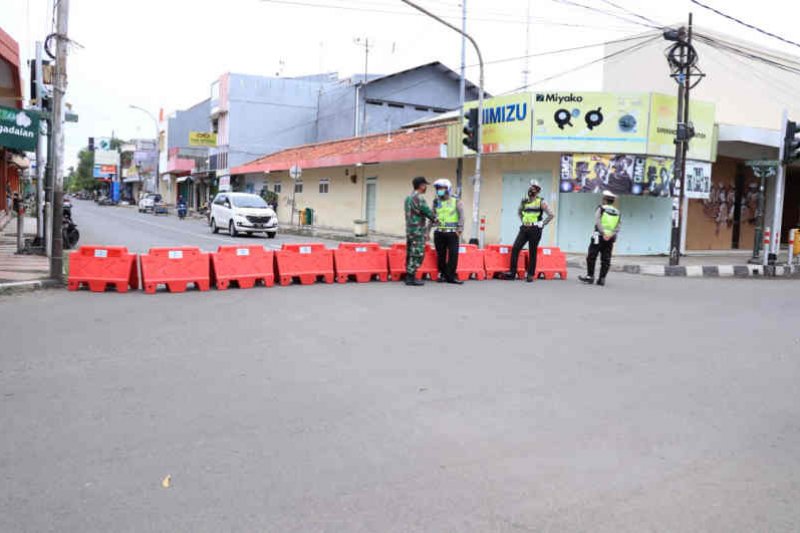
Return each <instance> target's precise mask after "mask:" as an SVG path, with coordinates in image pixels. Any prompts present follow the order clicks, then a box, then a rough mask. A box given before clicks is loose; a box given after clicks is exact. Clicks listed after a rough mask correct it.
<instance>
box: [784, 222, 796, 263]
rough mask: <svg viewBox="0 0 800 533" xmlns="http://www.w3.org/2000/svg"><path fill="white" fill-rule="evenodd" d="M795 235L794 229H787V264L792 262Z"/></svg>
mask: <svg viewBox="0 0 800 533" xmlns="http://www.w3.org/2000/svg"><path fill="white" fill-rule="evenodd" d="M796 236H797V230H796V229H790V230H789V259H788V260H787V261H786V263H787V264H788V265H793V264H794V240H795V238H796Z"/></svg>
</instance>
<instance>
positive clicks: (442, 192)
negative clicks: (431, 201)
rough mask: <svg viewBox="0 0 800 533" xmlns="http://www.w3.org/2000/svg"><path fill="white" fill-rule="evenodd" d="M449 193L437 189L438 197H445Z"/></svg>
mask: <svg viewBox="0 0 800 533" xmlns="http://www.w3.org/2000/svg"><path fill="white" fill-rule="evenodd" d="M446 193H447V191H446V190H444V189H436V196H444V195H445V194H446Z"/></svg>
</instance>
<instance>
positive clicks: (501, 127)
mask: <svg viewBox="0 0 800 533" xmlns="http://www.w3.org/2000/svg"><path fill="white" fill-rule="evenodd" d="M474 107H478V103H477V102H470V103H469V104H467V105H465V106H464V111H468V110H470V109H472V108H474ZM532 113H533V110H532V108H531V93H518V94H509V95H506V96H498V97H497V98H490V99H488V100H486V101H484V102H483V127H482V128H481V145H482V146H483V153H497V152H529V151H530V150H531V122H532V120H531V119H532V117H531V115H532ZM464 125H466V119H465V124H464ZM462 127H463V126H462ZM464 153H474V152H473V151H472V150H470V149H469V148H467V147H466V146H465V147H464Z"/></svg>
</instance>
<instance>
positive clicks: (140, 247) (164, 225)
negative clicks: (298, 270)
mask: <svg viewBox="0 0 800 533" xmlns="http://www.w3.org/2000/svg"><path fill="white" fill-rule="evenodd" d="M72 205H73V208H72V211H73V212H72V214H73V219H74V220H75V222H76V223H77V224H78V230H79V231H80V232H81V240H80V242H79V243H78V244H79V245H81V244H84V245H86V244H99V245H106V246H113V245H116V246H127V247H128V250H130V251H131V252H135V253H143V252H147V250H149V249H150V248H151V247H154V246H199V247H200V248H202V249H203V250H207V251H214V250H216V249H217V247H218V246H220V245H225V244H240V243H241V244H256V243H258V244H263V245H264V246H265V247H267V248H272V249H279V248H280V247H281V245H282V243H284V242H311V241H313V242H324V243H327V244H329V245H335V244H334V243H331V242H329V241H325V240H322V239H312V238H308V237H301V236H297V235H289V234H283V233H281V232H280V231H279V232H278V235H277V237H276V238H275V239H268V238H267V237H266V235H263V234H262V235H241V236H239V237H235V238H234V237H231V236H230V235H228V233H227V231H226V230H222V229H221V230H220V232H219V233H217V234H212V233H211V228H209V226H208V223H207V221H206V219H197V218H186V219H184V220H180V219H179V218H178V217H177V216H175V215H174V214H170V215H158V216H156V215H153V214H152V213H139V212H138V210H137V209H136V208H135V207H108V206H99V205H97V204H95V203H94V202H92V201H88V200H73V202H72Z"/></svg>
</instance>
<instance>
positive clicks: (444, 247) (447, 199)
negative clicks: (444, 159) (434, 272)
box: [432, 178, 464, 285]
mask: <svg viewBox="0 0 800 533" xmlns="http://www.w3.org/2000/svg"><path fill="white" fill-rule="evenodd" d="M433 187H434V188H435V189H436V198H435V199H434V200H433V212H434V213H435V214H436V222H434V223H433V224H432V226H433V228H434V232H433V245H434V246H435V247H436V256H437V259H438V266H439V282H440V283H444V282H446V283H453V284H455V285H461V284H463V283H464V282H463V281H459V280H458V278H456V269H457V268H458V247H459V244H460V243H461V233H462V232H463V231H464V206H463V205H462V203H461V201H460V200H458V199H457V198H456V197H454V196H453V192H452V189H453V185H452V184H451V183H450V180H448V179H444V178H441V179H438V180H436V181H434V182H433Z"/></svg>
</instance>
